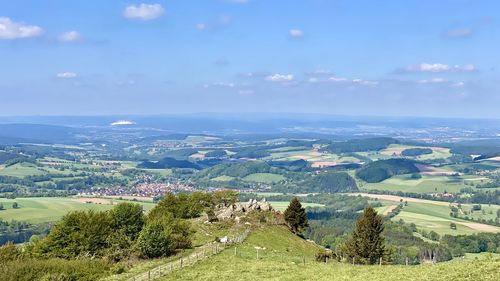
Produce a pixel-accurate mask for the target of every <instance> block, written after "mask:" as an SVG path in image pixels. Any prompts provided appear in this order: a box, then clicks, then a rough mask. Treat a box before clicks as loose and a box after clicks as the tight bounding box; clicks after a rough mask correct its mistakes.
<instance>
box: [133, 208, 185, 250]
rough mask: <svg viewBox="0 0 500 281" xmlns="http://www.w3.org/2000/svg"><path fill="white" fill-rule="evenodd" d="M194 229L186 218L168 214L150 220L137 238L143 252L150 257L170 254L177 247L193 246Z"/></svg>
mask: <svg viewBox="0 0 500 281" xmlns="http://www.w3.org/2000/svg"><path fill="white" fill-rule="evenodd" d="M191 236H192V231H191V228H190V224H189V222H188V221H186V220H181V219H177V218H174V217H173V215H172V214H170V213H169V214H166V215H164V216H163V217H161V218H157V219H154V220H149V221H148V223H147V224H146V226H145V227H144V228H143V229H142V231H141V233H140V234H139V238H138V239H137V246H138V248H139V250H140V252H141V254H142V255H143V256H145V257H148V258H157V257H162V256H169V255H171V254H173V253H174V251H175V250H176V249H185V248H189V247H191V245H192V243H191Z"/></svg>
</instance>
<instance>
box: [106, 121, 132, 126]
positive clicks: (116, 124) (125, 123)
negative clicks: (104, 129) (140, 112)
mask: <svg viewBox="0 0 500 281" xmlns="http://www.w3.org/2000/svg"><path fill="white" fill-rule="evenodd" d="M109 125H111V126H127V125H135V122H134V121H129V120H118V121H115V122H113V123H111V124H109Z"/></svg>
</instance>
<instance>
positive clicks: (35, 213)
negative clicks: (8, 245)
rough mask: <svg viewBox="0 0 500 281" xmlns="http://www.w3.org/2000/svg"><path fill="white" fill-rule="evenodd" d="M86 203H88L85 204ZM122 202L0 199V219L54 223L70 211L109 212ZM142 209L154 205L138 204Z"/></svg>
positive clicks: (91, 199) (60, 198)
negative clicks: (15, 206) (0, 207)
mask: <svg viewBox="0 0 500 281" xmlns="http://www.w3.org/2000/svg"><path fill="white" fill-rule="evenodd" d="M14 202H17V203H18V205H19V207H18V208H17V209H13V208H12V204H13V203H14ZM86 202H88V203H86ZM92 202H93V203H92ZM119 202H123V201H122V200H111V199H101V200H100V201H99V200H96V199H93V198H78V197H66V198H62V197H59V198H57V197H56V198H43V197H42V198H16V199H5V198H0V203H1V204H3V206H4V208H5V210H3V211H0V219H2V220H4V221H10V220H17V221H26V222H29V223H44V222H55V221H58V220H60V219H61V218H62V217H63V216H64V215H65V214H67V213H68V212H70V211H78V210H96V211H103V210H109V209H111V208H112V207H113V204H117V203H119ZM138 203H139V204H141V205H142V206H143V207H144V209H145V210H146V211H147V210H150V209H151V208H152V207H153V206H154V204H153V203H145V202H138Z"/></svg>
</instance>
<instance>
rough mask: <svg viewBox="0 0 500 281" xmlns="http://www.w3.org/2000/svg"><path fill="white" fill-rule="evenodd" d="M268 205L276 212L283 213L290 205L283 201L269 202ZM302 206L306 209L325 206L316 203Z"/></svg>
mask: <svg viewBox="0 0 500 281" xmlns="http://www.w3.org/2000/svg"><path fill="white" fill-rule="evenodd" d="M269 203H271V206H273V208H275V209H276V210H279V211H284V210H286V208H288V205H289V204H290V202H284V201H269ZM301 204H302V207H304V208H307V207H312V208H314V207H324V206H325V205H323V204H317V203H301Z"/></svg>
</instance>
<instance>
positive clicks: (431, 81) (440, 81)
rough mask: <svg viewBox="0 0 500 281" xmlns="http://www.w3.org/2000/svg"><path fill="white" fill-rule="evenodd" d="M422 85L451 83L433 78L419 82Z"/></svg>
mask: <svg viewBox="0 0 500 281" xmlns="http://www.w3.org/2000/svg"><path fill="white" fill-rule="evenodd" d="M418 82H419V83H421V84H440V83H448V82H449V81H448V80H446V79H444V78H432V79H425V80H420V81H418Z"/></svg>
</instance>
